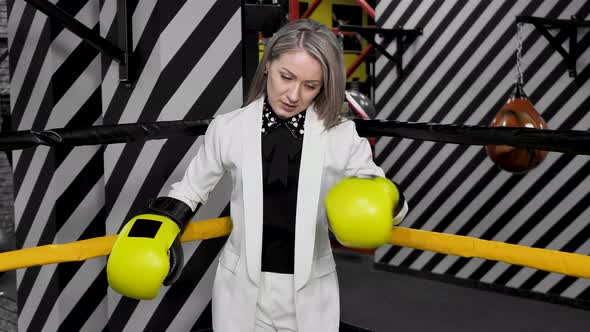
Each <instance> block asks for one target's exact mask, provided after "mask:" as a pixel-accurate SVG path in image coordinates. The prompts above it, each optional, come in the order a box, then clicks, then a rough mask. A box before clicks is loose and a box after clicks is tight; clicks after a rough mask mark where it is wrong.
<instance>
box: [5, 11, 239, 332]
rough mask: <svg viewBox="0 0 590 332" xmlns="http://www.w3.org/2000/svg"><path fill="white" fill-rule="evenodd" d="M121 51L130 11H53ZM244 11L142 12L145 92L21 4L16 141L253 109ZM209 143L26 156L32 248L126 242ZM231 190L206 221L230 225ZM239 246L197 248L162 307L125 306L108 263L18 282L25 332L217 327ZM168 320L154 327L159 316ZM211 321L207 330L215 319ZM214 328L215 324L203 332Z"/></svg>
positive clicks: (25, 231)
mask: <svg viewBox="0 0 590 332" xmlns="http://www.w3.org/2000/svg"><path fill="white" fill-rule="evenodd" d="M50 2H52V3H54V4H55V5H57V6H58V7H60V8H62V9H64V10H65V11H66V12H68V13H69V14H70V15H72V16H74V17H75V18H76V19H77V20H78V21H80V22H81V23H83V24H84V25H86V26H87V27H89V28H90V29H92V30H93V31H95V32H96V33H100V35H101V36H103V37H104V38H106V39H108V40H111V41H113V40H116V38H117V33H118V22H117V18H116V14H117V1H116V0H82V1H72V0H50ZM240 3H241V2H240V1H237V0H218V1H214V0H202V1H201V0H199V1H186V0H173V1H170V0H166V1H163V0H145V1H144V0H142V1H138V0H130V1H127V6H128V10H129V11H130V13H131V15H132V26H133V27H132V35H133V53H132V58H133V63H134V65H135V67H134V70H135V76H136V77H137V81H136V84H135V86H134V87H133V89H129V88H128V87H126V86H125V85H124V84H121V83H119V80H118V70H119V69H118V64H117V62H116V61H113V60H112V59H109V58H108V57H106V56H104V55H102V54H101V53H99V52H98V51H97V50H96V49H94V48H92V47H91V46H89V45H88V44H87V43H86V42H84V41H82V40H81V39H80V38H79V37H77V36H75V35H74V34H73V33H71V32H70V31H68V30H66V29H64V28H63V27H62V26H61V25H60V24H59V23H58V22H55V21H54V20H49V19H48V18H47V17H46V16H45V15H44V14H42V13H40V12H38V11H37V10H35V9H34V8H33V7H32V6H30V5H29V4H27V3H26V2H25V1H8V12H9V13H8V14H9V23H8V30H7V33H8V37H9V41H8V42H9V45H10V53H9V58H10V68H9V70H10V74H11V112H12V121H13V124H12V125H13V128H15V130H27V129H33V130H41V131H42V130H46V129H50V128H56V127H61V128H83V127H88V126H93V125H102V124H109V125H111V124H112V125H116V124H124V123H135V122H139V121H143V122H150V121H170V120H197V119H209V118H211V117H213V116H214V115H215V114H216V113H220V112H221V113H223V112H228V111H230V110H233V109H236V108H238V107H240V105H241V103H242V99H243V96H242V83H241V73H242V44H241V24H242V22H241V9H240ZM200 144H201V139H196V138H195V137H188V138H171V139H169V140H165V141H154V142H148V143H131V144H113V145H106V146H86V147H74V148H72V147H59V148H54V149H47V148H44V147H37V148H30V149H25V150H22V151H15V152H14V153H13V161H14V162H13V171H14V186H15V191H14V195H15V224H16V233H17V242H18V246H19V247H30V246H37V245H43V244H49V243H64V242H71V241H75V240H79V239H86V238H92V237H96V236H102V235H104V234H107V233H109V232H110V233H114V232H116V231H117V230H118V229H119V228H120V227H121V225H122V224H123V223H124V221H125V219H126V218H127V217H129V216H131V215H133V214H134V213H137V212H138V210H140V209H141V208H142V207H143V206H145V205H146V203H147V202H148V200H149V199H151V198H154V197H156V196H157V195H161V194H166V193H167V190H168V188H169V186H170V184H171V183H172V182H174V181H176V180H178V179H179V178H180V176H181V175H182V173H183V172H184V169H185V168H186V166H187V165H188V163H189V161H190V159H191V157H192V156H193V155H194V154H195V152H196V149H197V148H198V147H199V145H200ZM229 185H230V182H229V179H222V180H221V182H220V184H219V186H218V188H216V189H215V191H214V192H213V193H212V194H211V195H212V196H211V197H215V199H211V201H212V203H211V204H207V205H206V206H203V207H202V208H201V209H200V210H199V211H198V212H197V217H199V218H212V217H217V216H219V215H221V214H223V213H228V210H227V209H226V205H227V203H228V202H229V197H228V194H229V192H228V190H227V188H228V186H229ZM224 242H225V239H223V238H222V239H215V240H206V241H202V242H196V243H190V244H185V245H184V250H185V260H186V261H185V263H186V266H185V270H184V273H183V275H182V276H181V280H180V282H179V283H178V284H177V285H174V286H172V287H168V288H166V289H164V290H163V292H162V294H161V295H160V297H159V298H158V299H157V300H154V301H149V302H146V303H138V302H134V301H129V299H122V298H121V297H120V296H119V295H117V294H115V293H113V292H112V291H111V290H109V289H108V287H107V282H106V272H105V263H106V261H105V260H104V259H94V260H89V261H86V262H77V263H66V264H59V265H48V266H43V267H35V268H29V269H25V270H22V271H21V270H19V271H17V288H18V289H17V296H18V304H19V306H18V313H19V319H18V329H19V330H20V331H56V330H58V331H82V330H92V331H100V330H105V331H114V330H117V331H138V330H165V329H166V328H167V327H169V329H170V328H172V327H174V329H173V330H177V331H178V330H191V329H199V328H201V327H207V326H206V322H208V321H210V319H208V318H207V314H208V313H210V299H211V286H212V278H213V275H214V271H215V270H214V267H215V266H216V260H217V254H218V252H219V250H220V249H221V247H222V246H223V244H224ZM152 315H156V316H154V317H161V318H162V319H159V318H154V319H151V320H150V319H145V317H146V316H148V317H149V316H152ZM202 315H203V316H204V317H201V316H202ZM203 324H205V325H203Z"/></svg>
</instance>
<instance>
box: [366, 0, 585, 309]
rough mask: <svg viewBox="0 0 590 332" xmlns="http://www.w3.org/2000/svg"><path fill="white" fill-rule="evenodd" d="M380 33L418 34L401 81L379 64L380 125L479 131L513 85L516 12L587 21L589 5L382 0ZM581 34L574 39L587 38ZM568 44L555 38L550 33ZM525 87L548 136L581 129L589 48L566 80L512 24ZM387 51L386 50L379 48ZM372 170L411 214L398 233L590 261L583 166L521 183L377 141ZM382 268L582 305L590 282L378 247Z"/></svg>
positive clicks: (561, 68)
mask: <svg viewBox="0 0 590 332" xmlns="http://www.w3.org/2000/svg"><path fill="white" fill-rule="evenodd" d="M376 13H377V20H376V22H377V24H378V25H379V26H381V27H385V28H392V27H398V26H401V27H404V28H416V27H419V28H422V29H423V34H422V35H421V36H419V37H418V38H417V39H416V40H415V41H414V42H413V43H412V44H411V45H409V47H408V50H407V51H406V52H405V54H404V75H403V76H401V75H399V74H398V72H397V70H396V67H395V66H394V64H392V63H390V62H388V60H387V59H386V58H384V57H382V56H381V57H379V59H378V61H377V66H376V84H377V87H376V98H375V99H376V100H375V102H376V105H377V109H378V111H379V115H378V118H381V119H391V120H399V121H419V122H436V123H448V124H469V125H487V124H489V123H490V122H491V120H492V118H493V116H494V115H495V113H496V112H497V111H498V110H499V109H500V108H501V106H502V105H503V104H504V102H505V101H506V100H507V98H508V97H509V95H510V92H511V89H512V88H511V86H512V84H513V82H514V81H515V77H516V76H515V75H516V66H515V65H516V60H515V51H516V47H517V42H516V24H515V18H516V16H517V15H528V16H538V17H546V18H560V19H570V18H571V16H572V15H576V16H577V17H579V18H580V19H584V20H588V19H590V2H588V1H570V0H555V1H532V0H518V1H512V0H501V1H491V0H483V1H480V0H468V1H463V0H432V1H417V0H388V1H384V0H381V1H379V2H378V4H377V6H376ZM589 32H590V29H580V30H579V33H578V38H579V39H580V40H583V41H588V38H590V33H589ZM552 33H554V34H556V35H557V38H560V40H561V41H563V45H564V47H565V49H566V50H567V49H568V47H569V44H568V42H567V36H566V34H565V32H563V31H562V32H557V31H552ZM522 37H523V49H522V55H523V58H522V66H523V70H524V80H525V86H524V89H525V91H526V92H527V93H528V95H529V97H530V99H531V101H532V102H533V104H534V105H535V107H536V109H537V110H538V111H539V112H540V113H541V114H542V116H543V117H544V119H545V120H546V121H547V122H548V125H549V127H550V128H551V129H565V130H588V129H589V128H590V112H589V110H590V80H589V78H590V66H589V64H590V50H589V49H586V50H585V52H584V53H583V54H582V55H581V56H580V58H579V59H578V61H577V72H578V76H577V77H576V78H572V77H569V76H568V71H567V67H566V63H565V61H564V59H563V58H562V56H561V55H560V54H559V53H558V52H557V51H556V50H555V49H554V48H553V47H552V46H551V45H550V44H549V42H548V41H547V40H546V39H545V38H544V37H543V36H541V34H540V33H539V31H537V30H536V29H535V27H534V26H533V25H530V24H525V25H523V27H522ZM388 50H389V51H390V52H391V53H395V51H396V45H395V43H392V44H391V45H389V46H388ZM376 159H377V162H378V163H379V164H380V165H381V166H382V167H383V168H384V169H385V171H386V172H387V174H388V175H389V176H390V177H391V178H393V179H394V180H395V181H396V182H398V183H399V184H400V186H401V187H402V188H403V189H404V192H405V195H406V197H407V198H408V199H409V202H410V205H411V207H412V209H411V212H410V214H409V216H408V217H407V219H406V221H405V222H404V226H407V227H412V228H418V229H424V230H431V231H437V232H445V233H451V234H460V235H468V236H473V237H476V238H481V239H488V240H495V241H502V242H508V243H514V244H521V245H525V246H533V247H540V248H549V249H555V250H561V251H566V252H576V253H580V254H584V255H587V254H589V253H590V159H589V157H588V156H575V155H566V154H560V153H549V154H548V156H547V158H546V159H545V161H544V162H543V163H542V164H541V165H539V166H538V167H537V168H535V169H533V170H532V171H530V172H528V173H526V174H511V173H508V172H505V171H501V170H500V169H499V168H497V167H495V166H494V164H493V162H492V161H491V160H490V159H489V158H488V157H487V156H486V153H485V151H484V149H483V147H481V146H459V145H453V144H441V143H433V142H421V141H413V140H406V139H392V138H381V139H379V141H378V143H377V145H376ZM375 260H376V262H377V263H380V264H383V266H384V267H386V268H390V267H395V268H397V269H402V270H407V269H410V271H413V270H415V271H421V272H426V273H427V274H428V273H432V274H434V275H443V276H445V277H451V278H458V279H462V280H468V281H476V282H483V283H487V284H492V285H498V286H507V287H508V288H510V289H516V290H526V291H533V292H538V293H542V294H547V295H552V296H558V297H559V298H566V299H575V300H581V301H589V300H590V280H587V279H577V278H573V277H568V276H564V275H559V274H553V273H546V272H542V271H537V270H533V269H530V268H521V267H518V266H511V265H508V264H504V263H498V262H493V261H484V260H481V259H467V258H459V257H454V256H445V255H440V254H434V253H431V252H422V251H418V250H413V249H407V248H399V247H391V246H386V247H383V248H381V249H380V250H378V251H377V254H376V257H375Z"/></svg>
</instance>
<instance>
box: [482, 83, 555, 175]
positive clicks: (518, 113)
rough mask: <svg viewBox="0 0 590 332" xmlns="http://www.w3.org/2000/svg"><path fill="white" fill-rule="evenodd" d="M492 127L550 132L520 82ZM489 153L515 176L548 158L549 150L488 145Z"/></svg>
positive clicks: (515, 86)
mask: <svg viewBox="0 0 590 332" xmlns="http://www.w3.org/2000/svg"><path fill="white" fill-rule="evenodd" d="M491 126H494V127H522V128H536V129H547V123H546V122H545V120H543V118H542V117H541V115H540V114H539V112H537V110H535V107H534V106H533V104H532V103H531V101H530V100H529V98H528V97H527V95H526V93H525V92H524V90H523V88H522V85H521V84H520V83H519V82H517V83H516V84H515V85H514V91H513V93H512V95H511V96H510V98H509V99H508V101H507V102H506V103H505V104H504V106H502V108H501V109H500V111H499V112H498V113H497V114H496V116H495V117H494V120H493V121H492V123H491ZM486 152H487V154H488V156H489V157H490V158H491V159H492V161H493V162H494V163H495V164H496V165H497V166H498V167H500V168H501V169H503V170H505V171H508V172H513V173H521V172H527V171H530V170H531V169H533V168H535V167H536V166H537V165H539V164H540V163H541V162H542V161H543V160H544V159H545V156H546V155H547V151H543V150H535V149H524V148H517V147H513V146H509V145H486Z"/></svg>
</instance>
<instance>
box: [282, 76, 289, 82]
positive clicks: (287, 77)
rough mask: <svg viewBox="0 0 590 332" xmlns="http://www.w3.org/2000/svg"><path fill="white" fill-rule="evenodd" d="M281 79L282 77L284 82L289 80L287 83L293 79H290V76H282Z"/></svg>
mask: <svg viewBox="0 0 590 332" xmlns="http://www.w3.org/2000/svg"><path fill="white" fill-rule="evenodd" d="M281 77H282V78H283V79H284V80H287V81H290V80H291V77H289V76H285V75H281Z"/></svg>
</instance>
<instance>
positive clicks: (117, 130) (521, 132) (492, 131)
mask: <svg viewBox="0 0 590 332" xmlns="http://www.w3.org/2000/svg"><path fill="white" fill-rule="evenodd" d="M210 122H211V120H195V121H163V122H151V123H138V124H121V125H105V126H94V127H90V128H84V129H75V130H74V129H63V128H62V129H53V130H47V131H40V132H39V131H32V130H25V131H17V132H7V133H0V150H4V151H5V150H18V149H25V148H30V147H34V146H37V145H48V146H78V145H95V144H110V143H126V142H136V141H142V140H152V139H164V138H170V137H178V136H198V135H202V134H204V133H205V131H206V129H207V126H208V124H209V123H210ZM354 122H355V123H356V128H357V131H358V133H359V135H360V136H365V137H372V136H392V137H400V138H410V139H417V140H425V141H434V142H442V143H455V144H467V145H504V144H505V145H512V146H515V147H520V148H527V149H539V150H547V151H555V152H562V153H572V154H584V155H590V132H588V131H582V130H549V129H534V128H506V127H488V126H468V125H455V124H437V123H419V122H399V121H385V120H362V119H355V120H354Z"/></svg>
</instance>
